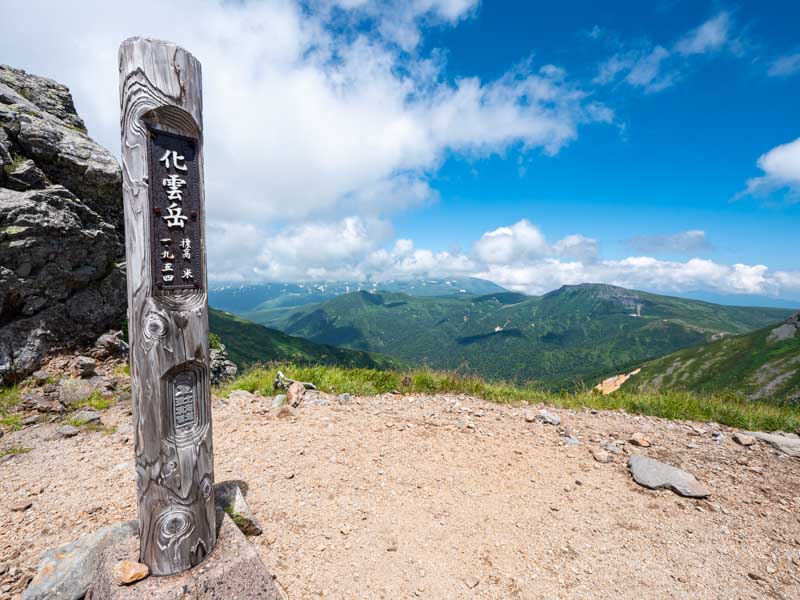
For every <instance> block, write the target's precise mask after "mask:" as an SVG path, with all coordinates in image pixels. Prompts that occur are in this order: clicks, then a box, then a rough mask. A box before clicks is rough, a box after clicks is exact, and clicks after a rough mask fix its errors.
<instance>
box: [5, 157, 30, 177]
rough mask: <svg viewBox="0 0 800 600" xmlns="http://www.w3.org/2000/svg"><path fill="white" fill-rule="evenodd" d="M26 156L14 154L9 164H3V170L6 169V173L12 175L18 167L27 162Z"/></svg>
mask: <svg viewBox="0 0 800 600" xmlns="http://www.w3.org/2000/svg"><path fill="white" fill-rule="evenodd" d="M25 160H26V159H25V157H24V156H22V155H20V154H12V155H11V162H10V163H8V164H7V165H4V166H3V170H4V171H5V173H6V175H11V173H13V172H14V171H16V170H17V168H18V167H19V166H20V165H21V164H22V163H24V162H25Z"/></svg>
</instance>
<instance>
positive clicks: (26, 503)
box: [11, 500, 33, 512]
mask: <svg viewBox="0 0 800 600" xmlns="http://www.w3.org/2000/svg"><path fill="white" fill-rule="evenodd" d="M31 506H33V502H31V501H30V500H23V501H22V502H20V503H18V504H14V505H12V506H11V512H24V511H26V510H28V509H29V508H30V507H31Z"/></svg>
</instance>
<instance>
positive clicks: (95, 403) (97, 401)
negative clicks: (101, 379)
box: [75, 390, 116, 410]
mask: <svg viewBox="0 0 800 600" xmlns="http://www.w3.org/2000/svg"><path fill="white" fill-rule="evenodd" d="M114 402H116V400H115V399H114V398H106V397H104V396H103V395H102V394H101V393H100V392H98V391H97V390H95V391H93V392H92V393H91V395H90V396H89V397H88V398H86V400H81V401H80V402H78V403H76V404H75V407H76V408H86V407H87V406H88V407H90V408H94V409H95V410H106V409H108V408H109V407H110V406H111V405H112V404H114Z"/></svg>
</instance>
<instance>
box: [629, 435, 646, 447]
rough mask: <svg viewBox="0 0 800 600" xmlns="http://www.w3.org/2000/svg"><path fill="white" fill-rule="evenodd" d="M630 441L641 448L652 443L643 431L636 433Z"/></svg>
mask: <svg viewBox="0 0 800 600" xmlns="http://www.w3.org/2000/svg"><path fill="white" fill-rule="evenodd" d="M628 441H629V442H630V443H631V444H633V445H634V446H639V447H640V448H649V447H650V446H651V445H652V444H651V443H650V440H648V439H647V438H646V437H644V434H643V433H642V432H641V431H637V432H636V433H634V434H633V435H632V436H631V437H630V439H629V440H628Z"/></svg>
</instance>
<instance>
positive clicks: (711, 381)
mask: <svg viewBox="0 0 800 600" xmlns="http://www.w3.org/2000/svg"><path fill="white" fill-rule="evenodd" d="M622 387H623V389H627V390H658V389H674V390H688V391H695V392H709V393H711V392H725V391H729V392H734V393H736V394H739V395H742V396H745V397H747V398H749V399H751V400H768V401H772V402H790V403H793V404H800V313H797V314H796V315H794V316H793V317H791V318H790V319H788V320H787V321H785V322H784V323H782V324H780V325H777V326H775V325H772V326H770V327H766V328H764V329H759V330H758V331H753V332H751V333H746V334H744V335H737V336H732V337H726V338H723V339H721V340H717V341H715V342H711V343H710V344H704V345H702V346H697V347H695V348H687V349H685V350H680V351H678V352H675V353H673V354H669V355H668V356H664V357H662V358H659V359H656V360H653V361H651V362H649V363H647V364H645V365H644V366H643V367H642V370H641V372H639V373H638V374H636V375H633V376H632V377H631V378H630V379H628V381H627V382H626V383H625V384H624V385H623V386H622Z"/></svg>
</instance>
